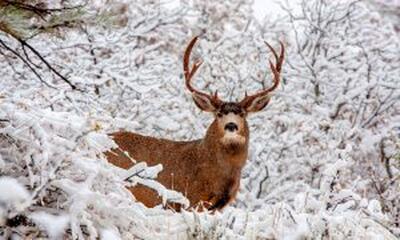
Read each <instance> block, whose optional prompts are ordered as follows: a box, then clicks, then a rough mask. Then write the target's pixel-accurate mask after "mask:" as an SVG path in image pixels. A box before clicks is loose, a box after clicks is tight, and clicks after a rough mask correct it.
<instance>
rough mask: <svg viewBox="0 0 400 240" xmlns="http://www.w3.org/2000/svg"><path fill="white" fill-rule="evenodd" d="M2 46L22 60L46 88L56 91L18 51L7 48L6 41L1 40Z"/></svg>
mask: <svg viewBox="0 0 400 240" xmlns="http://www.w3.org/2000/svg"><path fill="white" fill-rule="evenodd" d="M0 44H1V45H2V46H3V47H4V48H5V49H6V50H8V51H10V52H11V53H13V54H14V55H15V56H17V57H18V58H19V59H21V60H22V61H23V62H24V63H25V65H26V66H28V68H29V69H30V70H31V71H32V72H33V74H35V76H36V77H37V78H38V79H39V80H40V81H41V82H42V83H44V84H45V85H46V86H48V87H51V88H54V89H55V87H53V86H51V85H50V84H49V83H47V82H46V81H44V80H43V79H42V77H41V76H40V75H39V73H38V72H37V71H36V70H35V69H34V68H33V67H32V66H31V65H30V63H29V62H28V61H27V60H26V59H25V58H23V57H22V56H21V55H20V54H19V53H18V52H17V51H15V50H14V49H12V48H10V47H9V46H7V44H5V43H4V41H3V40H1V39H0Z"/></svg>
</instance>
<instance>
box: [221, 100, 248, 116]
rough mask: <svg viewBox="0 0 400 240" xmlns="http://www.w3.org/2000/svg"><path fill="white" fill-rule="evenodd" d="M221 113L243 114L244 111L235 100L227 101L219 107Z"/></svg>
mask: <svg viewBox="0 0 400 240" xmlns="http://www.w3.org/2000/svg"><path fill="white" fill-rule="evenodd" d="M219 113H221V114H223V115H227V114H228V113H234V114H241V113H243V109H242V107H241V106H240V105H239V104H237V103H234V102H225V103H223V104H222V105H221V107H220V108H219Z"/></svg>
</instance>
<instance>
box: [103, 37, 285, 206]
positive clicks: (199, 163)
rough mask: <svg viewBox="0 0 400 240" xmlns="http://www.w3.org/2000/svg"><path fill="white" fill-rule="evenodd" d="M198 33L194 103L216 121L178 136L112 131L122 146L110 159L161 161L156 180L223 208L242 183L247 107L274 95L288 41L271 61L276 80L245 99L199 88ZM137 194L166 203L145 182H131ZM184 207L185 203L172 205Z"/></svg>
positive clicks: (151, 202)
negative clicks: (202, 132) (193, 134)
mask: <svg viewBox="0 0 400 240" xmlns="http://www.w3.org/2000/svg"><path fill="white" fill-rule="evenodd" d="M197 39H198V37H194V38H193V39H192V40H191V41H190V43H189V45H188V47H187V48H186V50H185V53H184V57H183V70H184V75H185V85H186V88H187V89H188V90H189V91H190V92H191V93H192V97H193V100H194V102H195V104H196V105H197V106H198V107H199V108H200V109H201V110H203V111H205V112H212V113H213V114H214V116H215V120H214V122H213V123H212V124H211V125H210V127H209V128H208V130H207V133H206V136H205V137H204V138H203V139H199V140H195V141H190V142H176V141H171V140H166V139H157V138H153V137H145V136H142V135H139V134H136V133H129V132H117V133H114V134H112V136H113V138H114V140H115V142H116V143H117V144H118V146H119V150H114V152H116V154H114V153H112V152H108V153H106V155H107V158H108V161H109V162H111V163H112V164H114V165H116V166H119V167H121V168H125V169H127V168H130V167H131V166H132V165H133V163H132V161H131V160H130V159H129V158H128V157H127V156H125V154H123V153H122V152H121V150H122V151H126V152H128V153H129V155H130V157H132V158H134V159H135V160H137V161H145V162H147V164H148V165H156V164H159V163H161V164H162V165H163V167H164V169H163V171H161V173H160V174H159V176H158V178H157V180H158V181H159V182H160V183H162V184H163V185H164V186H165V187H167V188H170V189H175V190H177V191H179V192H181V193H183V194H185V195H186V197H187V198H188V199H189V201H190V204H191V206H192V207H195V206H198V205H203V206H204V207H205V208H207V209H209V210H218V209H221V208H223V207H224V206H226V205H227V204H228V203H229V202H231V201H232V200H233V199H234V198H235V195H236V193H237V191H238V189H239V182H240V172H241V170H242V168H243V166H244V164H245V161H246V159H247V151H248V145H249V129H248V126H247V122H246V116H247V113H250V112H258V111H261V110H262V109H263V108H264V107H265V106H266V105H267V104H268V103H269V100H270V93H271V92H272V91H274V90H275V89H276V88H277V87H278V85H279V81H280V72H281V67H282V63H283V59H284V46H283V44H282V43H280V45H281V51H280V54H279V55H278V54H277V53H276V51H275V50H274V49H273V48H272V47H271V46H270V45H269V44H268V43H267V42H265V43H266V45H267V47H268V48H269V49H270V50H271V51H272V53H273V55H274V57H275V61H276V63H275V64H273V63H272V62H271V61H270V67H271V70H272V73H273V75H274V78H273V80H274V84H273V85H272V86H271V87H270V88H267V89H263V90H262V91H259V92H257V93H256V94H253V95H247V94H246V95H245V97H244V99H243V100H242V101H240V102H224V101H222V100H221V99H219V97H218V95H217V93H215V94H214V95H208V94H205V93H203V92H200V91H198V90H196V89H195V88H194V87H193V86H192V85H191V79H192V77H193V75H194V74H195V72H196V71H197V70H198V69H199V67H200V65H201V63H202V62H201V61H199V60H197V61H195V62H194V63H193V64H192V65H191V66H192V67H190V53H191V51H192V48H193V46H194V44H195V43H196V41H197ZM130 190H131V192H132V193H133V195H134V196H135V197H136V199H137V200H139V201H141V202H142V203H144V204H145V205H146V206H147V207H154V206H156V205H158V204H160V203H161V199H160V198H159V197H158V196H157V194H156V192H154V191H153V190H151V189H149V188H146V187H144V186H134V187H131V188H130ZM172 207H173V208H175V209H177V210H179V209H180V206H178V205H172Z"/></svg>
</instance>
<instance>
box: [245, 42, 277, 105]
mask: <svg viewBox="0 0 400 240" xmlns="http://www.w3.org/2000/svg"><path fill="white" fill-rule="evenodd" d="M279 43H280V45H281V52H280V54H279V56H278V54H277V53H276V51H275V50H274V49H273V48H272V47H271V45H269V44H268V43H267V42H265V44H266V45H267V47H268V48H269V50H271V52H272V54H273V55H274V57H275V61H276V64H275V65H274V64H273V63H272V62H271V60H269V66H270V68H271V70H272V73H273V74H274V84H273V85H272V86H271V87H270V88H267V89H264V90H262V91H260V92H258V93H256V94H254V95H250V96H247V93H246V94H245V97H244V99H243V100H242V101H240V104H241V105H242V106H248V105H250V104H251V103H252V102H253V101H254V100H255V99H256V98H258V97H260V96H264V95H267V94H268V93H270V92H272V91H274V90H275V89H276V88H277V87H278V85H279V82H280V74H281V69H282V63H283V59H284V55H285V47H284V45H283V43H282V42H281V41H279Z"/></svg>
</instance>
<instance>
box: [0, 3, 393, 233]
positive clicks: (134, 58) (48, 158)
mask: <svg viewBox="0 0 400 240" xmlns="http://www.w3.org/2000/svg"><path fill="white" fill-rule="evenodd" d="M266 2H269V1H266ZM276 4H277V6H278V8H279V10H277V11H274V12H273V14H270V13H268V14H266V15H265V17H264V18H263V19H259V18H256V17H255V15H254V8H253V5H254V0H229V1H211V0H204V1H202V0H177V1H175V0H174V1H172V0H171V1H168V0H137V1H128V0H115V1H114V0H112V1H110V0H52V1H50V0H31V1H26V0H0V239H270V240H272V239H288V240H289V239H290V240H300V239H365V240H366V239H399V238H400V2H399V1H396V0H335V1H331V0H296V1H292V0H291V1H289V0H286V1H285V0H282V1H277V3H276ZM264 5H265V7H266V8H268V7H269V5H268V4H267V3H265V4H264ZM197 35H199V36H200V37H199V40H198V42H197V43H196V47H195V48H194V49H193V53H192V55H193V57H194V58H196V57H197V58H199V57H201V59H202V60H203V61H204V62H203V64H202V66H201V68H200V69H199V70H198V71H197V73H196V81H195V82H194V85H196V87H197V88H198V89H201V90H202V91H204V92H214V91H216V90H218V93H219V95H220V96H221V98H223V99H225V100H226V101H237V100H239V99H241V98H243V96H244V93H245V92H246V91H248V92H255V91H257V90H260V89H263V88H267V87H269V86H271V85H272V72H271V70H270V68H269V65H268V60H269V59H273V55H272V53H271V51H270V50H269V49H268V48H267V47H266V46H265V44H264V41H267V42H268V43H270V44H271V45H272V46H273V47H274V48H275V49H279V41H281V42H282V43H283V44H284V45H285V49H286V50H285V61H284V64H283V66H282V73H281V78H282V79H281V82H280V85H279V87H278V88H277V89H276V90H275V91H274V94H273V96H272V98H271V102H270V103H269V105H268V106H267V107H266V108H265V109H263V110H262V111H261V112H259V113H256V114H252V115H250V116H249V117H248V123H249V128H250V142H249V156H248V160H247V162H246V164H245V166H244V168H243V169H242V172H241V180H240V188H239V192H238V194H237V196H236V199H235V201H234V202H232V203H231V204H229V205H228V206H226V207H225V208H224V209H222V210H221V211H216V212H207V211H195V210H191V209H187V210H183V211H181V212H176V211H173V210H171V209H165V208H163V206H162V205H160V206H157V207H154V208H147V207H145V206H144V205H143V204H142V203H141V202H138V201H136V200H135V198H134V197H133V196H132V194H131V193H130V192H129V191H128V190H127V188H126V186H127V185H128V184H130V185H134V184H137V183H141V184H144V185H146V186H147V187H149V188H154V189H155V190H156V191H157V192H158V193H159V194H160V196H161V197H162V198H163V201H172V202H173V201H187V200H186V199H185V198H184V196H183V195H182V193H178V192H175V191H173V190H171V189H167V188H165V187H164V186H162V185H161V184H159V183H158V182H157V174H158V173H159V172H160V171H162V168H161V167H159V166H151V165H147V164H143V162H139V161H138V163H137V164H136V165H135V166H133V167H132V168H131V169H129V170H124V169H121V168H118V167H116V166H114V165H112V164H110V163H109V162H108V161H107V159H106V156H105V154H104V152H106V151H108V150H110V149H112V148H115V147H116V143H115V142H114V141H113V140H112V138H111V137H110V136H109V134H110V133H113V132H116V131H118V130H121V129H123V130H125V131H130V132H135V133H139V134H143V135H146V136H153V137H157V138H166V139H173V140H179V141H188V140H194V139H199V138H202V137H203V136H204V134H205V132H206V130H207V128H208V127H209V125H210V123H211V121H212V119H213V117H212V115H211V114H210V113H206V112H202V111H200V110H199V109H198V108H197V107H196V104H195V103H194V102H193V99H192V96H191V94H190V92H189V91H188V90H187V89H186V88H185V85H184V74H183V69H182V59H183V54H184V51H185V48H186V46H187V44H188V43H189V41H190V40H191V39H192V38H193V37H194V36H197ZM135 173H137V174H135ZM139 173H140V174H139ZM132 174H133V175H135V176H134V177H133V178H129V181H127V176H132Z"/></svg>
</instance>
